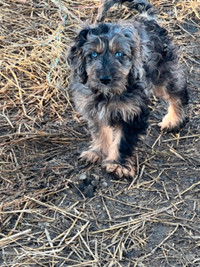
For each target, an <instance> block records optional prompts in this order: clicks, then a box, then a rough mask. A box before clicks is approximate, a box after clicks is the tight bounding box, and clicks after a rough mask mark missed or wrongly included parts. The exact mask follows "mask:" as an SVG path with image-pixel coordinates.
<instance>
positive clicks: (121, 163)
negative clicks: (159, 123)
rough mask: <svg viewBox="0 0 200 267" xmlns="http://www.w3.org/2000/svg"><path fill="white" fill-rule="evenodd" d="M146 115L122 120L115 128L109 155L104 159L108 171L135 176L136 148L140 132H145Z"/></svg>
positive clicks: (121, 175)
mask: <svg viewBox="0 0 200 267" xmlns="http://www.w3.org/2000/svg"><path fill="white" fill-rule="evenodd" d="M146 128H147V122H146V119H145V117H142V116H136V118H134V119H133V120H130V121H128V122H125V121H120V123H118V124H117V126H115V128H114V134H113V142H112V144H111V146H110V148H109V154H108V157H107V158H106V159H105V160H104V161H103V165H104V166H105V168H106V171H107V172H109V173H114V174H115V175H116V176H118V177H120V178H121V177H123V176H125V177H133V176H134V174H135V157H134V155H133V153H134V148H135V146H136V144H137V141H138V137H139V134H142V133H144V132H145V130H146Z"/></svg>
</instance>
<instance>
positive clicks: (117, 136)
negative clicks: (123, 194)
mask: <svg viewBox="0 0 200 267" xmlns="http://www.w3.org/2000/svg"><path fill="white" fill-rule="evenodd" d="M121 138H122V131H121V128H120V127H118V128H117V129H115V132H114V135H113V142H112V144H111V146H110V148H109V154H108V157H107V158H106V159H105V160H104V162H103V166H104V167H105V168H106V171H107V172H108V173H113V174H115V175H116V176H118V177H119V178H122V177H133V176H134V174H135V168H134V165H133V164H131V160H128V159H127V162H126V163H125V164H124V166H122V165H120V164H119V163H117V160H118V159H119V157H120V155H119V145H120V142H121Z"/></svg>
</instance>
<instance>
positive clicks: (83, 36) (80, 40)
mask: <svg viewBox="0 0 200 267" xmlns="http://www.w3.org/2000/svg"><path fill="white" fill-rule="evenodd" d="M88 32H89V29H83V30H81V31H80V33H79V34H78V35H77V36H76V38H75V42H74V44H73V45H72V46H71V48H70V50H69V54H68V62H69V64H70V65H72V67H73V70H74V74H75V75H78V76H79V78H80V79H81V82H82V83H86V81H87V73H86V70H85V58H84V55H83V49H82V48H83V45H84V43H85V42H87V34H88Z"/></svg>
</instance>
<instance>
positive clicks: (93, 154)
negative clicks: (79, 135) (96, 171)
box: [80, 124, 113, 163]
mask: <svg viewBox="0 0 200 267" xmlns="http://www.w3.org/2000/svg"><path fill="white" fill-rule="evenodd" d="M89 128H90V131H91V134H92V143H91V145H90V147H89V150H86V151H84V152H82V153H81V156H80V157H81V158H82V159H84V160H86V161H87V162H91V163H95V162H100V161H102V159H104V158H105V157H107V155H108V151H109V148H110V146H111V144H112V139H113V136H112V135H113V131H112V129H111V127H109V126H105V125H95V124H93V125H90V127H89Z"/></svg>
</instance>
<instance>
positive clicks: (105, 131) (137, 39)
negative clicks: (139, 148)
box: [69, 0, 188, 177]
mask: <svg viewBox="0 0 200 267" xmlns="http://www.w3.org/2000/svg"><path fill="white" fill-rule="evenodd" d="M115 3H121V4H127V5H128V6H129V7H130V8H134V9H137V10H138V11H139V12H140V15H138V16H136V17H135V19H134V20H128V21H123V22H120V23H102V22H101V23H97V24H95V25H91V26H87V27H85V28H83V29H82V30H81V31H80V32H79V34H78V35H77V36H76V38H75V41H74V43H73V45H72V46H71V48H70V52H69V62H70V64H71V67H72V80H71V91H72V95H73V100H74V102H75V105H76V108H77V111H78V112H79V113H80V114H81V115H82V116H83V118H84V119H85V120H86V121H87V122H88V127H89V130H90V132H91V136H92V142H91V145H90V147H89V150H87V151H84V152H82V154H81V158H83V159H84V160H86V161H88V162H91V163H95V162H101V163H102V166H104V167H105V169H106V171H107V172H109V173H113V174H115V175H116V176H118V177H123V176H125V177H133V176H134V174H135V166H134V165H135V160H134V149H135V146H136V144H137V141H138V138H139V136H140V135H141V134H144V133H145V131H146V129H147V126H148V124H147V120H148V115H149V109H148V102H149V96H150V93H151V92H153V94H155V95H156V96H158V97H161V98H163V99H164V100H165V101H167V102H168V104H169V108H168V113H167V114H166V115H165V116H164V118H163V120H162V122H160V123H159V126H160V128H161V130H167V131H174V130H176V131H177V130H178V129H179V128H180V127H181V126H182V125H183V123H184V121H185V111H184V107H185V106H186V104H187V102H188V92H187V88H186V79H185V77H184V74H183V70H182V67H181V66H180V64H179V62H178V56H177V51H176V48H175V46H174V45H173V44H172V42H171V41H170V39H169V38H168V36H167V31H166V30H165V29H163V28H162V27H160V26H159V25H158V24H157V22H156V19H155V17H154V13H153V9H152V6H151V5H150V4H149V3H148V2H146V1H144V0H135V1H134V0H128V1H125V0H107V1H103V2H102V5H101V7H100V9H99V14H98V16H97V20H98V21H103V20H104V18H105V17H106V13H107V11H108V9H109V8H110V7H111V6H112V5H113V4H115Z"/></svg>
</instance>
